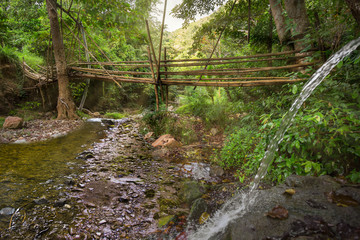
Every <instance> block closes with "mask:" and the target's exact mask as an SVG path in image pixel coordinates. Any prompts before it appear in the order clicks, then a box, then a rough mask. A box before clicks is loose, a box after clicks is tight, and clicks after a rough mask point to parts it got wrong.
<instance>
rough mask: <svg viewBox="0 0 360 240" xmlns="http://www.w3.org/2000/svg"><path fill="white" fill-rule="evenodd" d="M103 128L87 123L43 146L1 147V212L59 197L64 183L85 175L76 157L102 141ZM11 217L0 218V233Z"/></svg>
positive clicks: (18, 145)
mask: <svg viewBox="0 0 360 240" xmlns="http://www.w3.org/2000/svg"><path fill="white" fill-rule="evenodd" d="M103 130H104V127H103V126H101V125H100V124H99V123H90V122H86V123H85V124H84V126H83V127H82V128H80V129H79V130H76V131H74V132H72V133H70V134H68V135H66V136H62V137H58V138H54V139H51V140H48V141H44V142H36V143H28V144H2V145H0V209H8V210H9V213H12V212H13V211H14V210H15V209H17V208H20V207H22V206H24V205H26V204H28V203H30V202H32V201H34V200H35V199H38V198H41V197H42V196H44V195H46V196H51V195H55V194H57V192H58V191H59V190H61V189H62V188H63V185H64V182H66V181H70V180H69V179H70V178H71V176H72V175H77V174H79V173H80V172H82V171H83V170H82V168H81V165H82V162H83V160H82V159H78V158H76V156H77V154H78V153H80V152H81V151H83V150H84V149H86V148H87V147H89V146H90V144H91V143H93V142H96V141H98V140H99V139H101V138H103V137H104V136H105V135H104V131H103ZM9 215H11V214H4V215H0V229H5V228H7V227H8V225H9V219H10V216H9Z"/></svg>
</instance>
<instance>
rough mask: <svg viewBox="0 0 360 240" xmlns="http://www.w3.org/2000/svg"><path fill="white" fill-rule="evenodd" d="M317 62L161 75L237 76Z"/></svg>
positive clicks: (309, 64)
mask: <svg viewBox="0 0 360 240" xmlns="http://www.w3.org/2000/svg"><path fill="white" fill-rule="evenodd" d="M316 63H317V62H313V63H300V64H293V65H287V66H280V67H262V68H254V69H248V70H243V69H241V70H235V69H228V70H226V71H222V72H220V71H215V70H191V71H181V72H161V74H163V75H165V74H166V75H182V76H187V75H237V74H247V73H252V72H262V71H272V70H283V69H290V68H297V67H305V66H311V65H315V64H316Z"/></svg>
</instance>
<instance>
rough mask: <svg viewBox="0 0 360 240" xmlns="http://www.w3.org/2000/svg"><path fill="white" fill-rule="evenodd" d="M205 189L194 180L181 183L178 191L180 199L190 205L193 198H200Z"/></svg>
mask: <svg viewBox="0 0 360 240" xmlns="http://www.w3.org/2000/svg"><path fill="white" fill-rule="evenodd" d="M205 192H206V191H205V189H204V187H202V186H201V185H200V183H198V182H195V181H187V182H184V183H183V184H182V187H181V189H180V192H179V196H180V198H181V200H183V201H184V202H185V203H187V204H188V205H191V204H192V203H193V201H194V200H196V199H198V198H200V197H201V196H202V195H203V194H205Z"/></svg>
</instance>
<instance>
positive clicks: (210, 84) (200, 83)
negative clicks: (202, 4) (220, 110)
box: [163, 79, 307, 87]
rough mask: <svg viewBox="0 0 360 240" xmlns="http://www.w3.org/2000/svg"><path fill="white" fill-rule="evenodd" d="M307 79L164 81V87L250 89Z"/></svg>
mask: <svg viewBox="0 0 360 240" xmlns="http://www.w3.org/2000/svg"><path fill="white" fill-rule="evenodd" d="M306 80H307V79H293V80H278V79H276V80H259V81H238V82H204V81H196V82H195V81H194V82H192V81H170V80H166V81H165V80H164V81H163V84H164V85H183V86H205V87H252V86H265V85H275V84H286V83H296V82H302V81H306Z"/></svg>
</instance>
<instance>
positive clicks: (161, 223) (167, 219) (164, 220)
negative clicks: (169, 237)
mask: <svg viewBox="0 0 360 240" xmlns="http://www.w3.org/2000/svg"><path fill="white" fill-rule="evenodd" d="M174 218H175V216H174V215H168V216H165V217H162V218H160V219H159V223H158V226H159V228H161V227H163V226H165V225H166V224H168V223H169V222H171V221H172V220H173V219H174Z"/></svg>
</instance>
